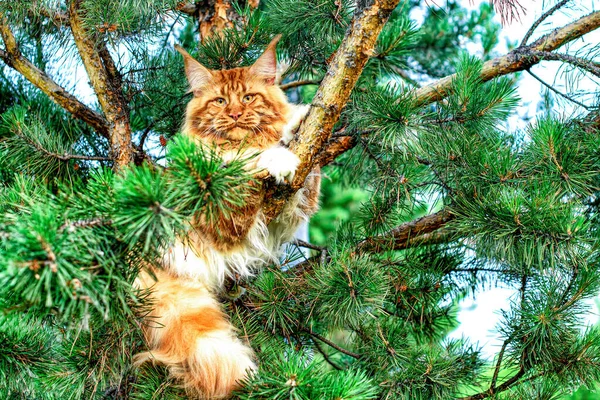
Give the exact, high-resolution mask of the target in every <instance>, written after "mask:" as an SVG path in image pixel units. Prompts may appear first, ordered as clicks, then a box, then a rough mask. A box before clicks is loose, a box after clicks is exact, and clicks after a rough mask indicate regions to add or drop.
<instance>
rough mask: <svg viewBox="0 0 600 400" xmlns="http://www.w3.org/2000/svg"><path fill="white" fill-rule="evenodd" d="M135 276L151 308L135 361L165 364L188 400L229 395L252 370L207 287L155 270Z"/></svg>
mask: <svg viewBox="0 0 600 400" xmlns="http://www.w3.org/2000/svg"><path fill="white" fill-rule="evenodd" d="M156 277H157V279H158V280H157V281H156V282H155V281H154V280H153V279H152V278H151V277H150V276H149V275H148V274H145V273H143V274H140V276H139V277H138V279H137V283H138V286H139V287H140V288H142V289H143V288H148V287H152V297H153V300H154V302H155V304H154V309H153V310H152V312H151V313H150V315H149V316H148V317H147V318H146V327H145V331H144V333H145V336H146V340H147V343H148V347H149V349H150V350H149V351H147V352H144V353H140V354H137V355H136V356H135V360H134V361H135V363H136V364H137V365H139V364H142V363H144V362H146V361H153V362H157V363H160V364H163V365H165V366H167V368H168V369H169V372H170V374H171V376H172V377H173V378H175V379H177V380H178V381H180V382H181V383H182V384H183V386H184V387H185V389H186V391H187V392H188V394H189V395H190V396H192V397H193V398H200V399H218V398H225V397H227V396H229V395H230V393H231V391H233V390H234V389H236V388H237V387H238V386H239V382H240V381H241V380H242V379H244V378H245V377H246V375H247V374H248V373H249V372H251V371H252V370H254V369H256V366H255V364H254V362H253V361H252V359H253V353H252V350H251V349H250V348H249V347H247V346H245V345H244V344H243V343H242V342H241V341H240V340H239V339H238V338H237V337H236V335H235V329H234V328H233V326H232V325H231V324H230V323H229V321H228V320H227V318H226V316H225V314H224V313H223V311H222V310H221V307H220V305H219V303H218V302H217V301H216V300H215V299H214V298H213V297H212V295H211V294H210V292H209V291H208V290H207V288H206V287H205V286H204V285H202V284H200V283H198V282H189V281H185V280H183V279H180V278H175V277H172V276H170V275H169V274H167V273H166V272H164V271H157V273H156Z"/></svg>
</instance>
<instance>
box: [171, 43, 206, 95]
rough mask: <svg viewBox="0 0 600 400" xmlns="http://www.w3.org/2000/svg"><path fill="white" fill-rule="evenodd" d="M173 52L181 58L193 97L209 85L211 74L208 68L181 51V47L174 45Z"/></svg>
mask: <svg viewBox="0 0 600 400" xmlns="http://www.w3.org/2000/svg"><path fill="white" fill-rule="evenodd" d="M175 50H177V51H178V52H179V53H181V55H182V56H183V63H184V65H185V75H186V76H187V80H188V82H189V83H190V88H191V91H192V92H194V95H197V94H198V93H199V92H200V91H201V90H202V88H204V87H205V86H206V85H208V84H209V83H210V81H211V80H212V74H211V72H210V71H209V70H208V68H206V67H205V66H204V65H202V64H200V63H199V62H198V61H196V60H195V59H194V58H193V57H192V56H190V55H189V53H188V52H187V51H185V50H184V49H183V47H181V46H178V45H175Z"/></svg>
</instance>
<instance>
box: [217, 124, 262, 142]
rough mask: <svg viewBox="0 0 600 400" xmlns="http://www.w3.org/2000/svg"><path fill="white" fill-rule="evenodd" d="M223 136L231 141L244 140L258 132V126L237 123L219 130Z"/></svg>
mask: <svg viewBox="0 0 600 400" xmlns="http://www.w3.org/2000/svg"><path fill="white" fill-rule="evenodd" d="M219 131H220V132H221V134H222V135H223V136H225V137H226V138H228V139H230V140H242V139H244V138H246V137H247V136H248V135H250V134H256V133H257V132H258V125H256V124H244V123H241V122H236V123H232V124H229V125H228V126H226V127H221V129H219Z"/></svg>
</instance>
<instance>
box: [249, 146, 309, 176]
mask: <svg viewBox="0 0 600 400" xmlns="http://www.w3.org/2000/svg"><path fill="white" fill-rule="evenodd" d="M299 164H300V159H299V158H298V156H297V155H295V154H294V153H292V152H291V151H290V150H288V149H286V148H285V147H279V146H276V147H271V148H270V149H267V150H265V151H263V152H262V154H261V155H260V156H259V157H258V162H257V167H258V168H259V169H266V170H267V171H269V174H270V175H271V176H272V177H273V178H275V181H276V182H277V183H283V182H285V180H286V179H287V180H288V182H289V181H291V180H292V179H294V175H295V174H296V169H297V168H298V165H299Z"/></svg>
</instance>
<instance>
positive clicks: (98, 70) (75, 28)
mask: <svg viewBox="0 0 600 400" xmlns="http://www.w3.org/2000/svg"><path fill="white" fill-rule="evenodd" d="M81 3H82V1H81V0H73V1H71V4H70V7H69V18H70V23H69V26H70V28H71V32H72V33H73V38H74V39H75V45H76V46H77V49H78V50H79V55H80V56H81V60H82V61H83V65H84V67H85V70H86V72H87V74H88V76H89V78H90V83H91V84H92V87H93V88H94V92H95V93H96V96H97V97H98V102H99V103H100V107H101V108H102V111H104V115H105V116H106V120H107V121H108V131H109V140H110V148H111V157H112V158H113V160H114V161H115V166H116V167H118V168H121V167H123V166H125V165H127V164H129V163H130V162H131V161H132V160H133V155H134V150H133V146H132V144H131V126H130V124H129V105H128V104H127V101H126V100H125V97H124V96H123V90H122V80H121V76H120V74H119V72H118V71H117V68H116V67H115V64H114V61H113V60H112V58H111V56H110V53H109V52H108V49H107V48H106V45H105V44H104V42H102V41H101V40H100V38H98V37H97V35H95V34H94V33H93V32H89V31H88V30H87V29H86V28H85V26H84V24H83V19H82V15H81V13H82V12H83V10H81V8H80V6H81Z"/></svg>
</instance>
